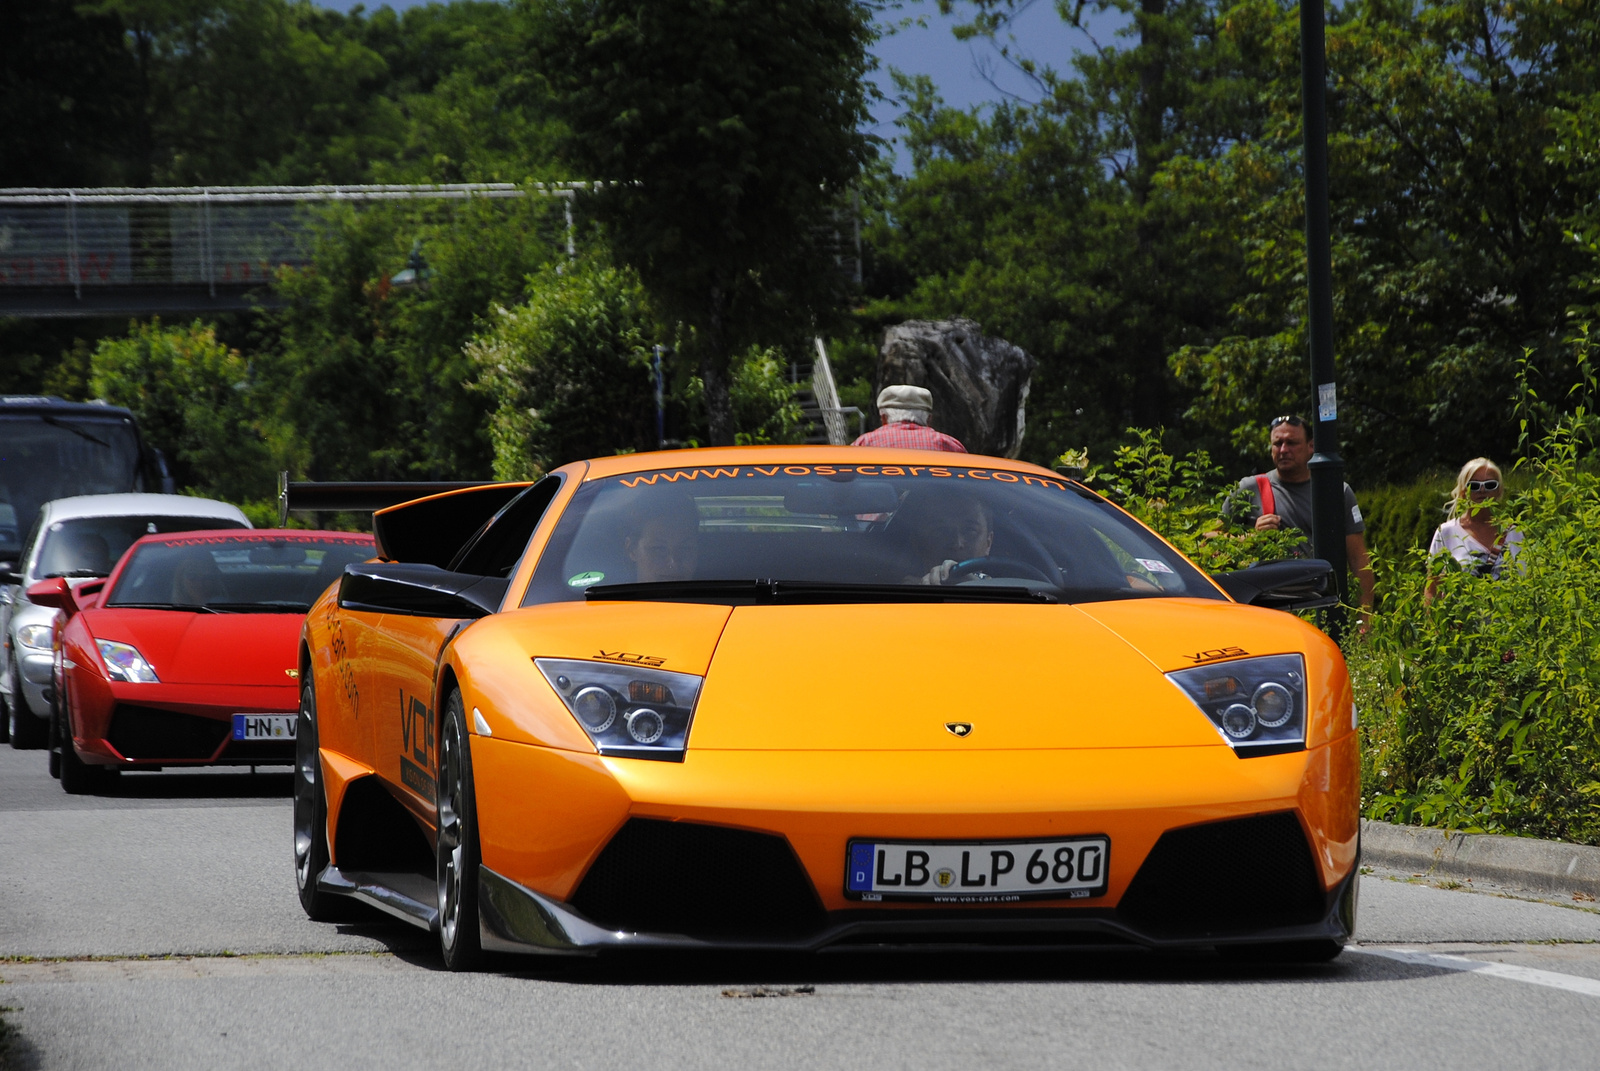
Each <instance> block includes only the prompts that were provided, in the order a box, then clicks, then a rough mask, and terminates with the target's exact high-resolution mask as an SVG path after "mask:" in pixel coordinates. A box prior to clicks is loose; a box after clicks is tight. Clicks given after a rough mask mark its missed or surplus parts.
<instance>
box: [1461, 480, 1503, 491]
mask: <svg viewBox="0 0 1600 1071" xmlns="http://www.w3.org/2000/svg"><path fill="white" fill-rule="evenodd" d="M1467 489H1468V490H1469V491H1498V490H1500V481H1499V480H1468V481H1467Z"/></svg>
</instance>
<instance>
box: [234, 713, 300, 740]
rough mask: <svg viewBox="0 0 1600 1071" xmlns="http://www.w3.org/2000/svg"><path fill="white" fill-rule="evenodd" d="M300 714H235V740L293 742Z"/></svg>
mask: <svg viewBox="0 0 1600 1071" xmlns="http://www.w3.org/2000/svg"><path fill="white" fill-rule="evenodd" d="M298 718H299V715H298V714H235V715H234V716H233V738H234V739H235V740H293V739H294V727H295V721H296V720H297V719H298Z"/></svg>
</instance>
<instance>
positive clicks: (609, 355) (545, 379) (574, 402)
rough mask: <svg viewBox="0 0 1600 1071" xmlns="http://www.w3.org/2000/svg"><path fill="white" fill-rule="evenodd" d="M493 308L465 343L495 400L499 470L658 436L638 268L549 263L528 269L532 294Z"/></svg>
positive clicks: (518, 473)
mask: <svg viewBox="0 0 1600 1071" xmlns="http://www.w3.org/2000/svg"><path fill="white" fill-rule="evenodd" d="M494 315H495V320H494V322H493V323H492V325H491V326H490V327H489V329H488V330H487V331H484V332H482V333H481V334H479V335H477V336H476V337H475V338H473V339H472V340H471V341H470V342H469V343H468V344H467V346H466V351H465V352H466V355H467V358H468V360H469V361H470V362H471V363H472V365H473V367H474V368H475V370H476V380H475V382H474V388H475V389H476V390H478V391H481V392H483V393H484V394H487V395H488V396H489V397H490V398H491V399H493V401H494V404H495V408H494V412H493V414H492V416H491V417H490V421H489V438H490V441H491V442H492V443H493V445H494V474H495V477H496V478H497V479H502V480H526V479H533V478H536V477H538V476H539V475H541V474H543V473H544V472H546V471H548V470H550V469H552V468H555V467H557V466H559V465H564V464H566V463H567V462H569V461H576V460H579V459H581V458H586V457H594V456H596V455H600V454H609V453H613V452H615V451H617V450H640V449H646V448H648V447H650V446H653V445H654V440H655V395H654V385H653V384H652V382H651V373H650V317H649V314H648V312H647V311H646V308H645V298H644V291H643V289H642V288H641V287H640V285H639V280H638V278H637V277H636V276H635V275H634V274H633V273H632V272H631V271H627V270H620V269H617V268H612V267H608V266H603V265H591V264H566V265H559V266H554V267H548V268H545V269H543V270H541V271H538V272H536V273H534V274H533V275H531V276H529V277H528V299H527V301H526V303H524V304H521V305H517V306H515V307H513V308H509V309H508V308H504V307H501V306H496V308H495V313H494Z"/></svg>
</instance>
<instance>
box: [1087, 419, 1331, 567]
mask: <svg viewBox="0 0 1600 1071" xmlns="http://www.w3.org/2000/svg"><path fill="white" fill-rule="evenodd" d="M1128 434H1129V435H1132V436H1133V437H1134V442H1132V443H1130V444H1127V445H1124V446H1119V447H1117V452H1116V455H1115V457H1114V458H1113V460H1112V464H1111V469H1110V470H1109V471H1107V470H1106V469H1103V468H1097V467H1091V468H1090V470H1089V474H1088V480H1089V481H1091V482H1095V483H1098V484H1099V485H1100V487H1101V489H1102V490H1103V491H1104V492H1105V494H1106V497H1108V498H1110V499H1111V500H1112V501H1113V502H1115V503H1116V504H1117V505H1119V506H1121V507H1122V508H1123V509H1125V510H1127V511H1128V512H1129V513H1131V514H1133V515H1134V516H1135V517H1137V518H1139V520H1141V521H1143V522H1144V523H1145V524H1147V525H1149V526H1150V527H1151V528H1153V529H1155V531H1157V532H1159V533H1160V534H1161V536H1162V537H1163V538H1164V539H1166V540H1167V541H1168V542H1169V543H1171V544H1172V545H1173V546H1175V547H1177V548H1178V549H1179V550H1181V551H1183V553H1184V554H1185V555H1187V556H1188V557H1189V559H1190V560H1192V561H1193V562H1194V563H1195V564H1196V565H1198V566H1200V568H1202V569H1204V570H1206V571H1207V572H1211V573H1220V572H1227V571H1228V570H1230V569H1243V568H1244V567H1245V566H1248V565H1253V564H1255V563H1256V562H1259V561H1274V560H1276V559H1279V558H1288V557H1291V556H1292V555H1293V554H1294V551H1295V548H1296V547H1297V546H1299V544H1300V542H1301V540H1302V538H1303V537H1302V535H1301V534H1300V533H1298V532H1294V531H1288V532H1271V531H1261V532H1258V531H1256V530H1255V529H1254V528H1244V527H1242V526H1240V525H1236V524H1230V523H1229V522H1228V521H1227V520H1226V519H1225V517H1224V513H1223V508H1224V506H1226V504H1227V502H1228V499H1229V498H1230V497H1232V495H1233V494H1234V492H1235V490H1236V489H1237V485H1236V484H1233V483H1231V482H1229V481H1227V480H1224V479H1222V470H1221V469H1220V468H1218V467H1217V466H1216V465H1214V464H1212V462H1211V458H1210V455H1208V454H1207V453H1206V452H1205V451H1204V450H1196V451H1194V452H1193V453H1191V454H1188V455H1186V456H1184V457H1175V456H1173V455H1172V454H1169V453H1168V452H1167V451H1166V449H1165V448H1164V447H1163V446H1162V444H1161V432H1160V431H1151V430H1148V429H1144V428H1129V429H1128Z"/></svg>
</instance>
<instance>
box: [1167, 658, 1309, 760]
mask: <svg viewBox="0 0 1600 1071" xmlns="http://www.w3.org/2000/svg"><path fill="white" fill-rule="evenodd" d="M1167 680H1169V681H1171V682H1172V683H1173V684H1176V685H1177V686H1178V687H1179V688H1181V689H1183V693H1184V694H1185V695H1187V696H1188V697H1189V698H1190V699H1191V700H1193V701H1194V704H1195V706H1197V707H1199V708H1200V710H1201V712H1202V713H1204V714H1205V716H1206V717H1208V718H1210V719H1211V724H1212V725H1214V726H1216V729H1217V732H1218V733H1220V734H1221V735H1222V739H1224V740H1226V741H1227V742H1228V746H1229V747H1231V748H1233V750H1234V751H1235V752H1237V753H1238V754H1239V756H1240V757H1246V756H1250V755H1281V754H1282V753H1284V752H1286V751H1301V750H1304V748H1305V746H1306V663H1305V659H1304V658H1302V657H1301V656H1300V655H1297V654H1287V655H1266V656H1264V657H1261V658H1241V659H1239V660H1238V661H1236V662H1218V663H1217V664H1215V665H1211V666H1196V667H1195V668H1194V669H1180V670H1177V671H1176V672H1173V673H1168V674H1167Z"/></svg>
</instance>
